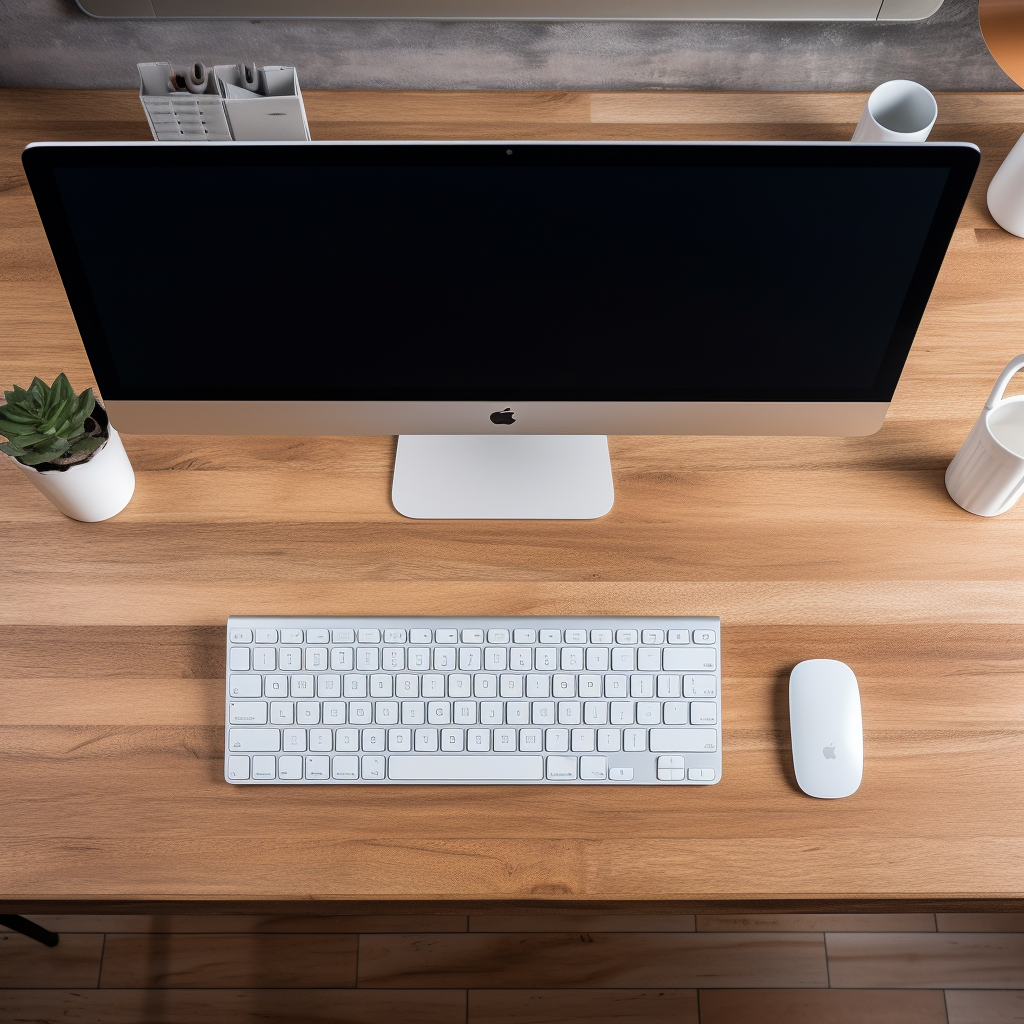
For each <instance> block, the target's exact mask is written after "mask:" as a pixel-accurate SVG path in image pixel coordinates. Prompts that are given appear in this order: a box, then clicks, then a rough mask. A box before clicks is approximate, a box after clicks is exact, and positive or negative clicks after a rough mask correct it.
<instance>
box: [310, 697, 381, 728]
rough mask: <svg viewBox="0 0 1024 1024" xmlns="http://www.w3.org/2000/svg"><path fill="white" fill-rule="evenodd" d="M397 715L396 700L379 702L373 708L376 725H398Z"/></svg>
mask: <svg viewBox="0 0 1024 1024" xmlns="http://www.w3.org/2000/svg"><path fill="white" fill-rule="evenodd" d="M398 713H399V712H398V701H397V700H379V701H377V702H376V703H375V704H374V706H373V720H374V722H376V723H377V725H398ZM325 714H326V709H325Z"/></svg>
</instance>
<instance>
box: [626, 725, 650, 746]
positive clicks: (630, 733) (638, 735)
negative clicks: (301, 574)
mask: <svg viewBox="0 0 1024 1024" xmlns="http://www.w3.org/2000/svg"><path fill="white" fill-rule="evenodd" d="M622 749H623V750H646V749H647V730H646V729H623V731H622Z"/></svg>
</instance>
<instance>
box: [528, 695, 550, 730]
mask: <svg viewBox="0 0 1024 1024" xmlns="http://www.w3.org/2000/svg"><path fill="white" fill-rule="evenodd" d="M530 721H531V722H533V724H534V725H554V724H555V702H554V701H553V700H535V701H533V703H532V704H531V705H530Z"/></svg>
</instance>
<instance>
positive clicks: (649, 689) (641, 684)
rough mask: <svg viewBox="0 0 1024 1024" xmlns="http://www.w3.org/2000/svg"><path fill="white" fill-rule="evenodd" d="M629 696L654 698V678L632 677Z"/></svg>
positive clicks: (630, 678)
mask: <svg viewBox="0 0 1024 1024" xmlns="http://www.w3.org/2000/svg"><path fill="white" fill-rule="evenodd" d="M629 695H630V697H653V696H654V676H630V677H629Z"/></svg>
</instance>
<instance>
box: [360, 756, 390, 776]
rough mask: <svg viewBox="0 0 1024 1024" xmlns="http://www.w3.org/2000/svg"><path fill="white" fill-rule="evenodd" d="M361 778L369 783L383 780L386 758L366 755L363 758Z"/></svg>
mask: <svg viewBox="0 0 1024 1024" xmlns="http://www.w3.org/2000/svg"><path fill="white" fill-rule="evenodd" d="M362 767H363V778H364V779H366V780H367V781H369V782H381V781H383V780H384V778H385V772H386V769H387V758H384V757H381V756H379V755H377V754H366V755H364V757H363V764H362Z"/></svg>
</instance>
